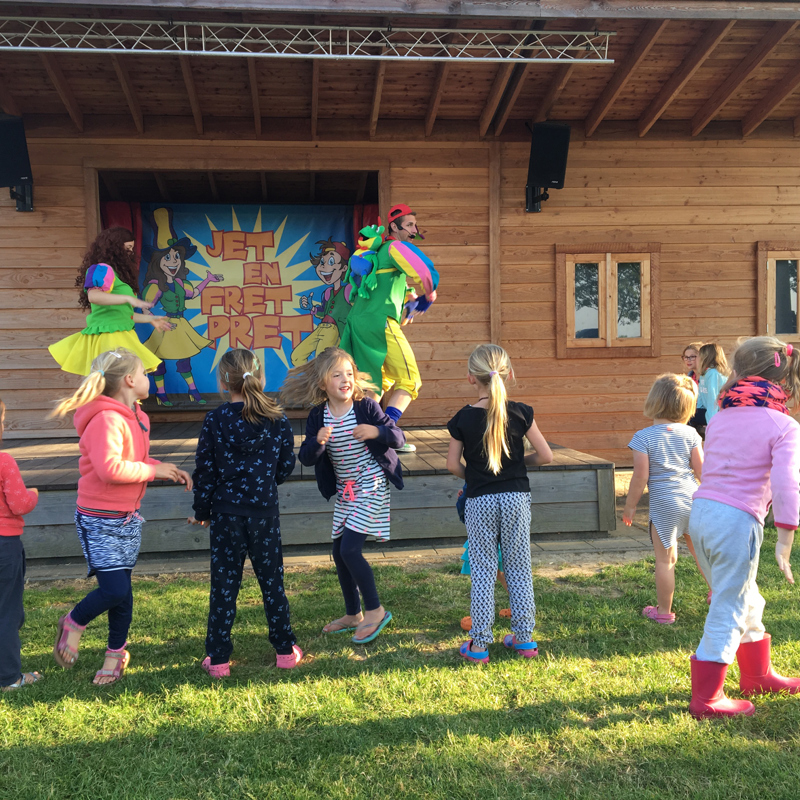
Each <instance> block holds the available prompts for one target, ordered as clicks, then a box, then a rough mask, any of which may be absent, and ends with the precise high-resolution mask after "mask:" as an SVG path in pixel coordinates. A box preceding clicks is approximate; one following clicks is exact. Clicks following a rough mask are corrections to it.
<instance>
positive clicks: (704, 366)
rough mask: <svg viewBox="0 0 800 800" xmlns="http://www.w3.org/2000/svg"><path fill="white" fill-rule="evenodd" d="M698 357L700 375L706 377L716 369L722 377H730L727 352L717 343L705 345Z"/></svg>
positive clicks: (699, 351)
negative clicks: (711, 370) (709, 371)
mask: <svg viewBox="0 0 800 800" xmlns="http://www.w3.org/2000/svg"><path fill="white" fill-rule="evenodd" d="M697 355H698V358H697V373H698V375H705V374H706V372H708V370H710V369H716V371H717V372H719V374H720V375H730V372H731V369H730V367H729V366H728V359H727V358H725V351H724V350H723V349H722V348H721V347H720V346H719V345H718V344H717V343H716V342H709V343H708V344H704V345H703V346H702V347H701V348H700V349H699V350H698V351H697Z"/></svg>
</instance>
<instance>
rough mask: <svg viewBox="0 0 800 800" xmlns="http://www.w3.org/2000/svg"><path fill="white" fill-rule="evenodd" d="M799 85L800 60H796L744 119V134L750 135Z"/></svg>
mask: <svg viewBox="0 0 800 800" xmlns="http://www.w3.org/2000/svg"><path fill="white" fill-rule="evenodd" d="M798 86H800V61H795V62H794V63H793V64H792V66H791V68H790V69H789V71H788V72H787V73H786V75H784V76H783V78H782V79H781V80H780V81H778V83H776V84H775V86H773V87H772V90H771V91H769V92H768V93H767V95H766V96H765V97H763V98H762V99H761V100H759V101H758V102H757V103H756V104H755V106H753V108H752V109H751V110H750V112H749V113H748V114H747V116H746V117H745V118H744V119H743V120H742V135H744V136H749V135H750V134H751V133H752V132H753V131H754V130H755V129H756V128H757V127H758V126H759V125H760V124H761V123H762V122H763V121H764V120H765V119H766V118H767V117H768V116H769V115H770V114H771V113H772V112H773V111H774V110H775V109H776V108H777V107H778V106H779V105H780V104H781V103H782V102H783V101H784V100H785V99H786V98H787V97H788V96H789V95H790V94H792V92H794V90H795V89H796V88H797V87H798Z"/></svg>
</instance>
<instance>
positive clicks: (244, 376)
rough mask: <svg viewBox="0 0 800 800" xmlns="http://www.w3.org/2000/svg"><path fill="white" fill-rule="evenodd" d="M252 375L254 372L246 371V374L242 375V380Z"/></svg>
mask: <svg viewBox="0 0 800 800" xmlns="http://www.w3.org/2000/svg"><path fill="white" fill-rule="evenodd" d="M252 377H253V373H252V372H245V374H244V375H242V380H244V379H245V378H252Z"/></svg>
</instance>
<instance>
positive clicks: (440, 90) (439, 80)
mask: <svg viewBox="0 0 800 800" xmlns="http://www.w3.org/2000/svg"><path fill="white" fill-rule="evenodd" d="M449 73H450V64H448V63H447V62H446V61H440V62H439V63H438V64H437V65H436V79H435V80H434V82H433V91H432V92H431V99H430V100H429V101H428V110H427V111H426V112H425V136H430V135H431V133H432V132H433V125H434V123H435V122H436V115H437V114H438V113H439V105H440V104H441V102H442V95H443V94H444V86H445V84H446V83H447V76H448V74H449Z"/></svg>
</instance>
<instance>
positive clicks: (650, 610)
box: [642, 606, 675, 625]
mask: <svg viewBox="0 0 800 800" xmlns="http://www.w3.org/2000/svg"><path fill="white" fill-rule="evenodd" d="M642 616H643V617H647V619H651V620H653V622H657V623H658V624H659V625H674V624H675V614H659V613H658V606H645V607H644V608H643V609H642Z"/></svg>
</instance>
